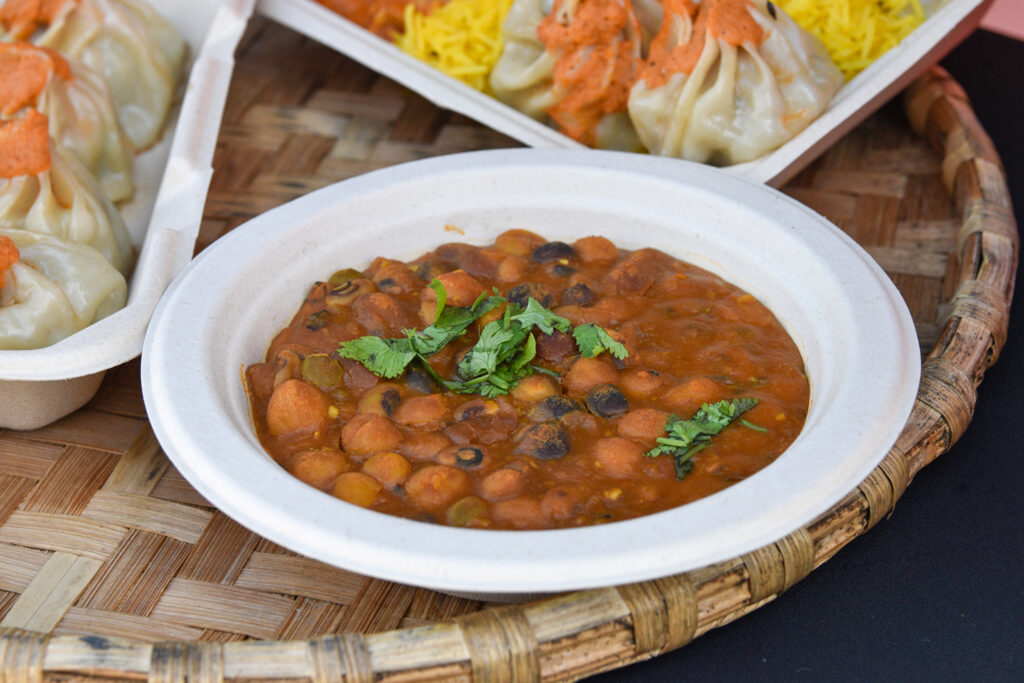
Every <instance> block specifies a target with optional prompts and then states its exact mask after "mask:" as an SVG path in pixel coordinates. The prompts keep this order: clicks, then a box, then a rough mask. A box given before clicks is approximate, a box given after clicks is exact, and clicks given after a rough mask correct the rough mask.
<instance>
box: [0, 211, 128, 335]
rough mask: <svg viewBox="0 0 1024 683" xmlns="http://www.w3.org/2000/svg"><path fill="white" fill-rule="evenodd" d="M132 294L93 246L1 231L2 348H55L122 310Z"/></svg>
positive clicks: (14, 231) (0, 312) (49, 237)
mask: <svg viewBox="0 0 1024 683" xmlns="http://www.w3.org/2000/svg"><path fill="white" fill-rule="evenodd" d="M126 293H127V285H126V284H125V280H124V276H122V275H121V273H119V272H117V270H115V269H114V267H113V266H111V265H110V264H109V263H108V262H107V260H106V259H105V258H103V255H102V254H100V253H99V252H98V251H96V250H95V249H93V248H92V247H88V246H85V245H82V244H74V243H73V242H67V241H64V240H61V239H59V238H57V237H53V236H52V235H37V234H35V233H31V232H28V231H25V230H3V229H0V349H38V348H42V347H44V346H49V345H50V344H55V343H57V342H58V341H60V340H61V339H64V338H65V337H68V336H70V335H72V334H74V333H75V332H78V331H79V330H81V329H82V328H84V327H85V326H86V325H90V324H92V323H94V322H95V321H97V320H100V319H101V318H105V317H106V316H108V315H110V314H111V313H113V312H114V311H117V310H118V309H120V308H122V307H123V306H124V303H125V297H126Z"/></svg>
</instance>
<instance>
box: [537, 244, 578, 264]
mask: <svg viewBox="0 0 1024 683" xmlns="http://www.w3.org/2000/svg"><path fill="white" fill-rule="evenodd" d="M531 258H533V260H534V262H536V263H550V262H551V261H561V260H569V259H572V258H576V252H575V251H574V250H573V248H572V247H570V246H569V245H568V244H566V243H565V242H547V243H545V244H542V245H540V246H539V247H537V248H536V249H534V250H533V254H532V255H531Z"/></svg>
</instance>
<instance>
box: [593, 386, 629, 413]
mask: <svg viewBox="0 0 1024 683" xmlns="http://www.w3.org/2000/svg"><path fill="white" fill-rule="evenodd" d="M587 408H589V409H590V412H592V413H594V414H595V415H598V416H600V417H617V416H619V415H622V414H623V413H625V412H626V411H627V410H629V401H627V400H626V396H625V394H623V393H622V392H621V391H620V390H619V388H618V387H617V386H615V385H614V384H601V385H599V386H597V387H594V388H593V389H591V390H590V393H589V394H587Z"/></svg>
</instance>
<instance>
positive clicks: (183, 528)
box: [0, 20, 1018, 681]
mask: <svg viewBox="0 0 1024 683" xmlns="http://www.w3.org/2000/svg"><path fill="white" fill-rule="evenodd" d="M903 104H904V107H903V110H902V111H901V109H900V107H899V105H898V103H896V104H894V105H890V106H888V107H886V108H885V109H883V110H882V111H881V112H879V113H878V114H876V115H875V116H873V117H871V118H870V119H869V120H867V121H866V122H865V123H863V124H862V125H861V126H860V127H859V128H857V129H856V130H855V131H854V132H853V133H852V134H851V135H849V136H847V137H846V138H844V139H843V140H842V141H841V142H840V143H839V144H837V145H836V146H835V147H834V148H833V149H831V150H830V151H829V152H828V153H827V154H826V155H825V156H824V157H823V158H821V159H819V160H818V161H817V162H816V163H815V164H814V165H813V166H812V167H810V168H808V169H807V170H805V171H804V172H803V173H801V174H800V175H799V176H798V177H797V178H795V179H794V180H793V181H792V182H791V183H790V184H789V185H788V186H787V187H786V188H785V191H786V192H788V193H789V194H790V195H792V196H793V197H795V198H796V199H798V200H800V201H802V202H804V203H805V204H807V205H809V206H811V207H813V208H814V209H816V210H818V211H819V212H821V213H823V214H824V215H826V216H827V217H828V218H830V219H831V220H832V221H833V222H835V223H836V224H838V225H839V226H840V227H841V228H843V229H844V230H845V231H847V232H848V233H849V234H850V235H851V236H852V237H853V238H854V239H856V240H857V241H858V242H859V243H860V244H862V245H863V246H865V247H866V248H867V250H868V251H869V252H870V253H871V254H872V255H873V256H874V257H875V258H876V259H877V260H878V261H879V263H881V264H882V266H883V267H884V268H885V270H886V271H887V272H888V273H889V274H890V276H891V277H892V278H893V280H894V281H895V282H896V285H897V286H898V287H899V289H900V291H901V292H902V293H903V295H904V297H905V299H906V301H907V303H908V305H909V306H910V309H911V312H912V314H913V316H914V319H915V321H916V323H917V329H918V333H919V338H920V341H921V347H922V353H923V354H924V357H925V361H924V370H923V377H922V383H921V388H920V391H919V394H918V400H917V403H916V405H915V407H914V410H913V413H912V415H911V417H910V420H909V422H908V424H907V426H906V428H905V429H904V431H903V433H902V435H901V437H900V439H899V440H898V442H897V443H896V445H895V446H894V447H893V448H892V450H891V451H890V452H889V454H888V455H887V457H886V458H885V461H884V462H883V463H882V464H881V465H880V466H879V467H878V468H877V469H876V470H875V471H874V472H873V473H872V474H871V476H870V477H868V478H867V479H866V480H865V481H864V482H863V483H862V484H861V485H860V486H859V487H858V488H857V489H856V490H854V491H852V492H851V493H850V494H849V495H847V496H846V497H845V498H843V499H842V500H841V501H839V502H838V503H837V504H836V505H835V506H834V507H833V508H832V509H831V510H830V511H829V512H827V513H826V514H824V515H822V516H821V517H820V518H818V519H816V520H815V521H813V522H812V523H810V524H808V525H807V526H806V527H804V528H802V529H800V530H798V531H797V532H795V533H793V534H792V535H790V536H788V537H787V538H784V539H782V540H781V541H779V542H777V543H775V544H772V545H770V546H768V547H765V548H761V549H759V550H757V551H755V552H752V553H749V554H747V555H744V556H743V557H738V558H735V559H733V560H731V561H728V562H723V563H720V564H716V565H713V566H710V567H706V568H703V569H699V570H696V571H692V572H688V573H685V574H681V575H678V576H671V577H667V578H664V579H659V580H656V581H648V582H645V583H640V584H635V585H629V586H619V587H615V588H608V589H600V590H590V591H583V592H579V593H574V594H569V595H563V596H558V597H553V598H549V599H546V600H542V601H539V602H535V603H532V604H527V605H511V606H508V605H504V606H497V605H487V604H482V603H479V602H475V601H471V600H466V599H462V598H455V597H451V596H447V595H443V594H440V593H436V592H432V591H429V590H425V589H417V588H411V587H408V586H404V585H399V584H394V583H390V582H387V581H381V580H377V579H371V578H367V577H363V576H359V575H356V574H352V573H350V572H345V571H342V570H339V569H335V568H332V567H328V566H325V565H323V564H320V563H318V562H315V561H313V560H309V559H306V558H303V557H299V556H296V555H295V554H293V553H291V552H288V551H287V550H285V549H283V548H280V547H278V546H276V545H275V544H273V543H271V542H269V541H266V540H264V539H262V538H260V537H258V536H257V535H255V534H253V533H251V532H249V531H247V530H246V529H244V528H242V527H240V526H239V525H237V524H236V523H234V522H233V521H232V520H230V519H228V518H227V517H225V516H224V515H223V514H221V513H220V512H219V511H217V510H216V509H214V508H213V507H212V506H211V505H210V504H209V503H208V502H207V501H205V500H204V499H203V498H201V497H200V496H199V495H198V494H197V493H196V492H195V491H194V490H193V489H192V488H191V487H190V486H189V485H188V484H187V483H186V482H185V481H184V480H183V479H182V477H181V476H180V475H179V474H178V473H177V471H175V470H174V468H173V467H171V466H170V465H169V463H168V461H167V460H166V458H165V457H164V455H163V454H162V453H161V451H160V448H159V445H158V444H157V443H156V441H155V439H154V437H153V434H152V431H151V430H150V428H149V426H148V424H147V422H146V415H145V411H144V408H143V404H142V399H141V392H140V388H139V365H138V361H135V362H132V363H128V364H127V365H125V366H122V367H119V368H117V369H115V370H114V371H112V372H110V373H108V375H107V378H106V380H105V382H104V384H103V386H102V388H101V390H100V393H99V394H98V395H97V397H96V398H95V399H94V400H93V401H92V402H91V403H90V404H89V405H87V406H86V407H85V408H84V409H82V410H80V411H79V412H77V413H75V414H73V415H71V416H69V417H67V418H65V419H64V420H61V421H60V422H58V423H56V424H53V425H50V426H48V427H45V428H43V429H40V430H37V431H34V432H11V431H8V432H4V431H0V681H6V680H10V681H38V680H43V679H48V680H67V679H79V678H83V677H100V678H104V679H114V680H126V679H140V678H147V677H148V678H149V679H150V680H154V681H178V680H185V679H186V678H189V679H191V680H201V681H219V680H222V679H224V678H233V679H276V680H282V679H312V680H315V681H370V680H387V681H420V680H433V679H454V680H466V681H468V680H478V681H479V680H484V681H514V680H538V679H541V680H572V679H578V678H581V677H583V676H586V675H589V674H593V673H596V672H599V671H606V670H609V669H614V668H617V667H620V666H623V665H625V664H628V663H630V662H634V661H638V660H641V659H645V658H649V657H653V656H656V655H657V654H659V653H661V652H665V651H667V650H671V649H674V648H678V647H681V646H683V645H685V644H686V643H687V642H689V641H690V640H691V639H693V638H695V637H696V636H699V635H701V634H702V633H705V632H706V631H708V630H710V629H713V628H716V627H718V626H721V625H723V624H726V623H729V622H731V621H733V620H734V619H736V618H738V617H741V616H743V615H744V614H746V613H748V612H750V611H752V610H755V609H757V608H758V607H760V606H761V605H763V604H765V603H766V602H768V601H770V600H772V599H774V598H775V597H777V596H778V595H779V594H781V593H782V592H783V591H785V590H786V589H787V588H789V587H790V586H792V585H793V584H794V583H795V582H797V581H799V580H800V579H801V578H803V577H804V576H806V575H807V573H808V572H810V571H811V570H813V569H814V568H815V567H817V566H818V565H820V564H821V563H823V562H825V561H826V560H827V559H829V558H830V557H831V556H832V555H833V554H835V553H836V552H837V551H839V550H840V549H841V548H843V547H844V546H845V545H846V544H847V543H849V542H850V541H851V540H853V539H854V538H856V537H857V536H858V535H860V534H862V533H864V532H865V531H866V530H867V529H869V528H871V527H872V526H873V525H874V524H876V523H877V522H878V521H879V520H881V519H882V518H884V517H885V516H886V515H887V514H888V513H889V511H890V510H891V509H892V507H893V505H894V503H895V502H896V500H897V499H898V498H899V497H900V495H901V494H902V493H903V491H904V489H905V488H906V486H907V485H908V484H909V482H910V481H911V479H912V478H913V477H914V475H915V474H916V473H917V472H918V471H919V470H920V469H921V468H923V467H924V466H925V465H927V464H928V463H929V462H931V461H932V460H933V459H934V458H936V457H938V456H939V455H940V454H942V453H944V452H945V451H946V450H947V449H948V448H949V447H950V446H951V445H952V444H953V443H954V442H955V441H956V440H957V439H958V438H959V437H960V435H961V434H962V433H963V431H964V429H965V428H966V427H967V424H968V422H969V421H970V419H971V416H972V412H973V410H974V405H975V398H976V391H977V387H978V385H979V384H980V382H981V379H982V375H983V373H984V372H985V370H986V369H987V368H988V367H989V366H990V365H991V364H992V363H993V362H994V361H995V359H996V357H997V355H998V353H999V351H1000V349H1001V348H1002V346H1003V343H1004V341H1005V337H1006V331H1007V325H1008V314H1009V308H1010V299H1011V297H1012V288H1013V281H1014V273H1015V270H1016V264H1017V245H1018V241H1017V240H1018V238H1017V231H1016V226H1015V222H1014V218H1013V215H1012V210H1011V208H1010V200H1009V196H1008V192H1007V188H1006V185H1005V181H1004V174H1003V169H1002V166H1001V164H1000V161H999V159H998V157H997V155H996V152H995V150H994V149H993V147H992V145H991V142H990V141H989V139H988V137H987V136H986V135H985V133H984V131H983V130H982V129H981V127H980V126H979V124H978V122H977V121H976V119H975V118H974V115H973V113H972V111H971V108H970V105H969V103H968V102H967V100H966V97H965V95H964V93H963V91H962V90H961V89H960V88H959V86H958V85H957V84H956V83H955V82H953V81H952V80H951V79H950V78H949V77H948V75H946V74H945V73H944V72H942V71H941V70H938V69H936V70H933V71H932V72H930V73H929V74H928V75H926V76H925V77H923V78H922V79H920V80H919V81H917V82H916V83H915V84H914V85H913V86H912V87H911V88H910V90H909V91H908V92H907V93H906V95H905V97H904V102H903ZM908 120H909V126H908V125H907V121H908ZM507 146H515V143H513V142H512V141H511V140H509V139H507V138H505V137H503V136H501V135H499V134H497V133H494V132H491V131H489V130H487V129H485V128H483V127H481V126H479V125H477V124H475V123H473V122H471V121H469V120H466V119H464V118H461V117H459V116H457V115H453V114H451V113H449V112H446V111H444V110H441V109H438V108H437V107H434V106H433V105H431V104H429V103H428V102H426V101H424V100H422V99H420V98H419V97H417V96H415V95H413V94H411V93H409V92H407V91H405V90H403V89H402V88H400V87H399V86H397V85H395V84H394V83H392V82H391V81H388V80H387V79H385V78H382V77H380V76H377V75H376V74H374V73H373V72H371V71H368V70H367V69H365V68H363V67H361V66H359V65H357V64H356V63H354V62H352V61H350V60H348V59H346V58H344V57H342V56H339V55H338V54H336V53H334V52H332V51H330V50H328V49H327V48H323V47H320V46H318V45H316V44H315V43H312V42H311V41H308V40H306V39H304V38H302V37H301V36H299V35H297V34H295V33H292V32H290V31H289V30H287V29H284V28H282V27H280V26H277V25H275V24H272V23H270V22H267V21H265V20H255V21H254V22H253V24H252V26H251V27H250V30H249V32H248V34H247V35H246V37H245V39H244V40H243V43H242V46H241V48H240V50H239V61H238V66H237V69H236V72H235V80H234V83H233V85H232V88H231V93H230V96H229V99H228V107H227V111H226V114H225V117H224V125H223V127H222V130H221V133H220V141H219V147H218V152H217V156H216V159H215V167H216V170H215V174H214V178H213V184H212V189H211V192H210V196H209V200H208V202H207V206H206V213H205V220H204V223H203V228H202V231H201V235H200V244H199V247H200V248H201V247H202V246H204V245H206V244H209V243H210V242H212V241H213V240H214V239H216V238H217V237H218V236H219V235H221V234H223V233H224V232H226V231H227V230H230V229H232V228H233V227H235V226H236V225H238V224H239V223H241V222H243V221H245V220H246V219H248V218H250V217H251V216H254V215H256V214H258V213H261V212H263V211H266V210H267V209H270V208H272V207H273V206H276V205H278V204H280V203H283V202H285V201H287V200H289V199H292V198H294V197H297V196H300V195H302V194H305V193H306V192H308V191H310V190H312V189H315V188H317V187H320V186H323V185H326V184H328V183H332V182H335V181H338V180H341V179H343V178H346V177H349V176H352V175H356V174H359V173H363V172H366V171H369V170H372V169H375V168H380V167H382V166H387V165H391V164H395V163H398V162H402V161H407V160H410V159H415V158H420V157H424V156H431V155H437V154H445V153H451V152H459V151H464V150H469V149H482V148H491V147H507Z"/></svg>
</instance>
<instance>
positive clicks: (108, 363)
mask: <svg viewBox="0 0 1024 683" xmlns="http://www.w3.org/2000/svg"><path fill="white" fill-rule="evenodd" d="M150 4H151V5H152V7H153V8H154V9H156V10H157V11H158V12H160V13H161V14H162V15H163V16H164V17H166V18H167V19H169V20H170V21H171V23H173V24H174V26H175V27H177V29H178V31H179V32H180V33H181V34H182V37H183V38H184V39H185V42H186V43H187V44H188V46H189V56H188V61H187V62H186V68H185V74H186V75H185V77H183V79H182V86H181V91H180V92H181V101H180V104H179V105H178V106H177V107H175V109H174V110H172V112H171V115H170V117H169V121H168V123H167V125H166V126H165V129H164V132H163V136H162V137H161V139H160V141H159V142H158V143H157V144H156V145H155V146H153V147H151V148H149V149H147V150H145V151H144V152H142V153H141V154H139V155H138V156H136V158H135V168H134V173H133V180H134V182H135V185H136V189H135V195H134V196H133V198H132V200H131V201H130V202H127V203H125V204H122V205H120V206H119V207H118V208H119V209H120V211H121V213H122V215H123V216H124V219H125V223H126V224H127V227H128V231H129V233H130V234H131V237H132V243H133V246H134V247H135V249H136V252H137V254H138V260H137V262H136V264H135V268H134V271H133V273H132V274H131V277H130V280H129V283H128V300H127V303H126V305H125V307H124V308H123V309H121V310H119V311H117V312H116V313H114V314H112V315H110V316H108V317H106V318H104V319H102V320H100V321H97V322H96V323H94V324H92V325H90V326H89V327H86V328H85V329H84V330H82V331H80V332H78V333H76V334H74V335H72V336H70V337H67V338H66V339H63V340H61V341H60V342H58V343H56V344H54V345H52V346H48V347H45V348H41V349H33V350H17V351H0V428H3V427H7V428H14V429H31V428H35V427H40V426H43V425H45V424H48V423H50V422H52V421H54V420H56V419H58V418H60V417H63V416H64V415H66V414H68V413H70V412H72V411H73V410H76V409H77V408H79V407H81V406H82V405H84V404H85V403H86V402H87V401H88V400H89V399H90V398H92V396H93V395H94V394H95V393H96V390H97V389H98V387H99V385H100V381H101V380H102V378H103V374H104V373H105V371H106V370H108V369H110V368H112V367H115V366H117V365H120V364H121V363H124V362H125V361H127V360H130V359H131V358H134V357H135V356H137V355H139V353H140V352H141V350H142V340H143V337H144V336H145V332H146V327H147V325H148V323H149V317H150V315H152V313H153V309H154V308H155V307H156V303H157V301H158V300H159V299H160V296H161V295H162V294H163V291H164V289H166V287H167V285H168V284H170V281H171V280H172V279H173V278H174V276H175V274H176V273H177V272H178V271H179V270H181V269H182V268H183V267H184V266H185V265H186V264H187V263H188V262H189V260H190V259H191V258H192V252H193V249H194V246H195V241H196V237H197V236H198V234H199V224H200V221H201V218H202V211H203V205H204V202H205V200H206V192H207V189H208V187H209V184H210V178H211V176H212V174H213V169H212V165H211V164H212V160H213V151H214V148H215V146H216V142H217V133H218V130H219V128H220V120H221V115H222V113H223V110H224V103H225V101H226V99H227V92H228V85H229V83H230V80H231V73H232V71H233V69H234V51H235V48H236V47H237V45H238V42H239V40H240V39H241V37H242V33H243V31H244V30H245V27H246V24H247V23H248V20H249V17H250V16H251V15H252V10H253V5H254V0H225V1H224V2H210V1H209V0H177V1H175V0H150Z"/></svg>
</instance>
